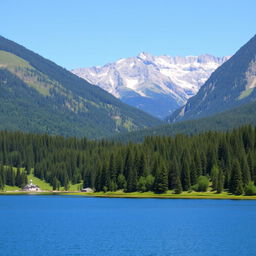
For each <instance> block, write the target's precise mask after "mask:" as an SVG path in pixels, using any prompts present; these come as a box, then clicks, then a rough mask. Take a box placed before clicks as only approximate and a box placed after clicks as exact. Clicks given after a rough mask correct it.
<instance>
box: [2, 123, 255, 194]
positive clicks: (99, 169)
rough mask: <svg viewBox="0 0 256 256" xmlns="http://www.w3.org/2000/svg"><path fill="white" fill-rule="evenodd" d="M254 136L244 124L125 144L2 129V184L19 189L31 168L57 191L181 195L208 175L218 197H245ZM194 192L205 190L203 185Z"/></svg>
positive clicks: (251, 175) (252, 163)
mask: <svg viewBox="0 0 256 256" xmlns="http://www.w3.org/2000/svg"><path fill="white" fill-rule="evenodd" d="M255 135H256V129H255V127H252V126H244V127H241V128H239V129H235V130H233V131H229V132H225V133H224V132H207V133H203V134H199V135H194V136H185V135H177V136H175V137H160V136H159V137H147V138H146V139H145V141H144V142H143V143H141V144H132V143H130V144H128V145H126V144H121V143H117V142H110V141H106V140H100V141H89V140H87V139H86V138H82V139H77V138H64V137H60V136H49V135H38V134H24V133H21V132H6V131H1V132H0V182H1V184H0V185H1V188H2V189H3V187H4V185H11V186H13V185H17V186H19V187H23V186H24V185H25V184H27V173H28V170H27V169H24V168H33V169H34V175H35V176H36V177H38V178H40V179H43V180H45V181H46V182H48V183H50V184H51V185H52V186H53V188H54V189H56V190H58V189H59V188H60V186H64V187H65V189H66V190H68V188H69V186H70V185H71V184H77V183H82V182H83V186H84V187H91V188H93V189H95V191H116V190H123V191H127V192H134V191H142V192H144V191H155V192H157V193H164V192H166V191H167V190H173V192H174V193H181V192H182V191H184V190H185V191H187V190H190V189H191V187H193V186H195V184H193V183H195V180H196V185H200V184H201V183H200V182H199V181H201V179H205V177H203V178H202V177H201V178H200V179H198V178H199V177H200V176H206V177H210V181H211V183H212V184H213V187H212V188H213V190H216V191H217V192H218V193H221V192H222V191H223V190H225V191H230V192H231V193H233V194H243V192H244V189H246V188H247V186H248V184H250V182H252V181H254V179H255V176H256V175H255V174H256V168H255V162H256V161H255V159H256V136H255ZM248 137H250V140H251V141H249V140H248ZM213 160H214V161H213ZM13 167H16V168H13ZM202 183H203V182H202ZM205 187H206V186H205ZM207 187H208V185H207ZM249 188H250V187H249ZM197 190H203V189H202V188H201V185H200V186H198V187H197Z"/></svg>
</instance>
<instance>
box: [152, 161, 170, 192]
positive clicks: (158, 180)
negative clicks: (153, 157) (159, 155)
mask: <svg viewBox="0 0 256 256" xmlns="http://www.w3.org/2000/svg"><path fill="white" fill-rule="evenodd" d="M167 190H168V171H167V168H166V167H165V165H164V164H161V165H160V166H159V168H157V171H156V177H155V185H154V191H155V192H156V193H165V192H166V191H167Z"/></svg>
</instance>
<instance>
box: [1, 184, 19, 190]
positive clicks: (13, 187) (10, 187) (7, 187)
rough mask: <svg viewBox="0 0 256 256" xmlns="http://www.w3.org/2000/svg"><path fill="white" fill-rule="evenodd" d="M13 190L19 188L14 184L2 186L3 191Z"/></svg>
mask: <svg viewBox="0 0 256 256" xmlns="http://www.w3.org/2000/svg"><path fill="white" fill-rule="evenodd" d="M15 190H20V188H19V187H16V186H7V185H6V186H4V191H15Z"/></svg>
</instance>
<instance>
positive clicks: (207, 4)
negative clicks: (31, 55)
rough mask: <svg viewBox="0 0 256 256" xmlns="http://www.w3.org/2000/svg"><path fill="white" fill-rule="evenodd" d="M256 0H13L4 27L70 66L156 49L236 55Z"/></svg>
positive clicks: (250, 29)
mask: <svg viewBox="0 0 256 256" xmlns="http://www.w3.org/2000/svg"><path fill="white" fill-rule="evenodd" d="M255 10H256V1H255V0H177V1H176V0H91V1H89V0H8V1H2V2H1V15H0V34H1V35H2V36H4V37H7V38H9V39H11V40H14V41H16V42H18V43H20V44H22V45H24V46H26V47H27V48H29V49H31V50H33V51H35V52H37V53H39V54H40V55H42V56H44V57H46V58H49V59H51V60H52V61H54V62H56V63H57V64H59V65H61V66H63V67H65V68H67V69H72V68H77V67H89V66H94V65H103V64H106V63H108V62H112V61H116V60H118V59H120V58H125V57H131V56H136V55H137V54H138V53H140V52H142V51H145V52H148V53H151V54H153V55H163V54H167V55H172V56H178V55H180V56H186V55H199V54H204V53H209V54H213V55H216V56H224V55H232V54H233V53H234V52H235V51H236V50H238V48H240V47H241V46H242V45H243V44H244V43H246V42H247V41H248V40H249V39H250V38H251V37H252V36H253V35H254V34H255V25H256V21H255Z"/></svg>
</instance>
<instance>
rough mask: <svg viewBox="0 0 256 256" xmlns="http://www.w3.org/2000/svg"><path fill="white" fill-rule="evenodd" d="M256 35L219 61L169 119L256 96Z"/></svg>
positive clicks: (197, 114)
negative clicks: (219, 63)
mask: <svg viewBox="0 0 256 256" xmlns="http://www.w3.org/2000/svg"><path fill="white" fill-rule="evenodd" d="M255 87H256V35H255V36H254V37H253V38H252V39H251V40H250V41H249V42H248V43H246V44H245V45H244V46H243V47H241V48H240V49H239V50H238V51H237V52H236V54H234V55H233V56H232V57H231V58H230V59H229V60H228V61H227V62H225V63H224V64H223V65H221V66H220V67H219V68H218V69H217V70H216V71H215V72H213V73H212V75H211V76H210V78H209V79H208V80H207V81H206V82H205V84H204V85H203V86H202V87H201V88H200V90H199V92H198V93H197V95H196V96H194V97H192V98H190V99H189V100H188V102H187V104H186V105H185V106H183V107H182V108H180V109H179V110H177V111H176V112H175V113H173V115H171V117H170V118H169V121H170V122H176V121H181V120H189V119H197V118H201V117H206V116H210V115H213V114H216V113H220V112H223V111H225V110H229V109H232V108H234V107H237V106H240V105H243V104H245V103H249V102H251V101H254V100H255V99H256V90H255Z"/></svg>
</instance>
